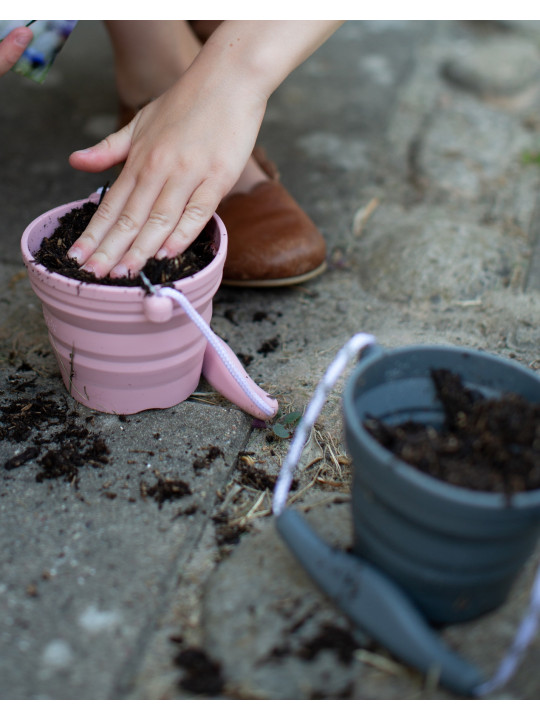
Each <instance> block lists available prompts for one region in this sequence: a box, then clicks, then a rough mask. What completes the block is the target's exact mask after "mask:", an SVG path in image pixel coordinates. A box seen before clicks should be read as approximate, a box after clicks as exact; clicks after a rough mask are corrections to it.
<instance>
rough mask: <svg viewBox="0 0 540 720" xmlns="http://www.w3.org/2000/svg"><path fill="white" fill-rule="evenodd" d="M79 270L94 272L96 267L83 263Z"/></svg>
mask: <svg viewBox="0 0 540 720" xmlns="http://www.w3.org/2000/svg"><path fill="white" fill-rule="evenodd" d="M81 270H86V272H89V273H93V274H94V275H95V274H96V268H95V267H94V266H93V265H83V266H82V268H81Z"/></svg>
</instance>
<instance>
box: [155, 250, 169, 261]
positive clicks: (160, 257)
mask: <svg viewBox="0 0 540 720" xmlns="http://www.w3.org/2000/svg"><path fill="white" fill-rule="evenodd" d="M168 257H169V253H168V252H167V251H166V250H165V248H161V250H158V251H157V253H156V260H163V258H168Z"/></svg>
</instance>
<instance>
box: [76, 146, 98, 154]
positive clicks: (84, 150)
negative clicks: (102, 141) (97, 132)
mask: <svg viewBox="0 0 540 720" xmlns="http://www.w3.org/2000/svg"><path fill="white" fill-rule="evenodd" d="M93 149H94V148H93V147H87V148H83V149H82V150H74V151H73V152H76V153H81V154H82V153H89V152H92V150H93Z"/></svg>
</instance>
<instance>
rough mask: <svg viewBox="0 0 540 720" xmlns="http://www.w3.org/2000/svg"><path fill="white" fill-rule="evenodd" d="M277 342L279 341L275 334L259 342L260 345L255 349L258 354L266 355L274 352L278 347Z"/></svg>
mask: <svg viewBox="0 0 540 720" xmlns="http://www.w3.org/2000/svg"><path fill="white" fill-rule="evenodd" d="M279 342H280V340H279V335H276V336H275V337H273V338H270V339H269V340H265V341H264V342H263V343H262V344H261V346H260V348H259V349H258V350H257V352H258V353H259V355H263V356H264V357H266V356H267V355H269V354H270V353H273V352H275V351H276V350H277V349H278V347H279Z"/></svg>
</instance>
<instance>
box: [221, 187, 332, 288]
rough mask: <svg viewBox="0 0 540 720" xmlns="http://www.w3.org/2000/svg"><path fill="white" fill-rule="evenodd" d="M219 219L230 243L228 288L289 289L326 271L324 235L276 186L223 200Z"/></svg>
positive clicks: (225, 282)
mask: <svg viewBox="0 0 540 720" xmlns="http://www.w3.org/2000/svg"><path fill="white" fill-rule="evenodd" d="M217 214H218V215H219V216H220V217H221V219H222V220H223V222H224V224H225V227H226V229H227V234H228V239H229V245H228V251H227V259H226V261H225V268H224V275H223V282H224V284H237V285H252V286H257V285H261V286H263V285H265V284H266V285H276V286H277V285H287V284H293V283H295V282H303V281H304V280H307V279H310V278H311V277H314V276H315V275H317V274H319V272H322V271H323V270H324V268H325V256H326V246H325V242H324V239H323V237H322V235H321V234H320V233H319V231H318V230H317V228H316V227H315V225H314V224H313V222H312V221H311V220H310V219H309V218H308V216H307V215H306V214H305V213H304V212H303V210H302V209H301V208H300V207H299V206H298V204H297V203H296V201H295V200H294V199H293V198H292V197H291V195H290V194H289V193H288V192H287V191H286V190H285V188H284V187H283V186H282V185H280V184H279V183H278V182H276V181H272V180H269V181H267V182H262V183H259V184H258V185H256V186H255V187H254V188H253V190H252V191H251V192H249V193H236V194H234V195H231V196H230V197H228V198H225V200H223V201H222V202H221V204H220V206H219V207H218V209H217Z"/></svg>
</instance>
